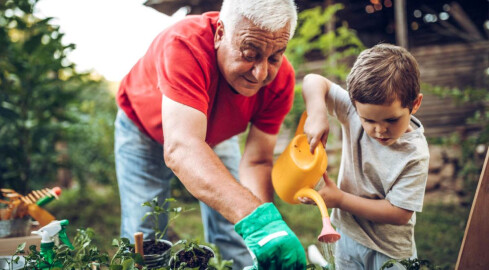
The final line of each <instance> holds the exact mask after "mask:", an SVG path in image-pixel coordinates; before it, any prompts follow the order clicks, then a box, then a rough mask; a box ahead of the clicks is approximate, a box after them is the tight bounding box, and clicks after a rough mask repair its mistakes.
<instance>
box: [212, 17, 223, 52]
mask: <svg viewBox="0 0 489 270" xmlns="http://www.w3.org/2000/svg"><path fill="white" fill-rule="evenodd" d="M223 39H224V24H223V23H222V21H221V20H219V21H217V28H216V33H215V34H214V49H216V50H217V48H219V45H221V42H222V40H223Z"/></svg>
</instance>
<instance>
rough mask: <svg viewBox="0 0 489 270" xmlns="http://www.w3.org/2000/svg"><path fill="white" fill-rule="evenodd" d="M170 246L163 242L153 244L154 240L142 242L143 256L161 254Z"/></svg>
mask: <svg viewBox="0 0 489 270" xmlns="http://www.w3.org/2000/svg"><path fill="white" fill-rule="evenodd" d="M170 247H171V246H170V245H168V244H166V243H164V242H155V241H154V240H144V242H143V252H144V255H151V254H162V253H163V252H165V251H166V250H168V249H169V248H170Z"/></svg>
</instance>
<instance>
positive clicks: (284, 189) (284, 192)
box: [272, 112, 340, 243]
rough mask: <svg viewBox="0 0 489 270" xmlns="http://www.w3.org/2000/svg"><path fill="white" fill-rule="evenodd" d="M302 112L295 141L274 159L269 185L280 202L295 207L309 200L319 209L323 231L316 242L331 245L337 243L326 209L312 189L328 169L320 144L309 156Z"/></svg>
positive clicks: (336, 236) (304, 119)
mask: <svg viewBox="0 0 489 270" xmlns="http://www.w3.org/2000/svg"><path fill="white" fill-rule="evenodd" d="M306 118H307V114H306V112H304V113H302V116H301V119H300V121H299V125H298V126H297V130H296V132H295V137H294V138H293V139H292V141H291V142H290V143H289V145H288V146H287V148H286V149H285V150H284V152H283V153H282V154H281V155H280V156H279V157H278V159H277V161H276V162H275V164H274V166H273V169H272V183H273V188H274V189H275V192H276V193H277V195H278V196H279V197H280V199H282V200H284V201H286V202H288V203H290V204H299V203H300V202H299V200H298V198H299V197H307V198H310V199H312V200H313V201H314V202H315V203H316V205H317V206H318V207H319V211H320V212H321V216H322V219H323V229H322V230H321V234H319V236H318V240H319V241H321V242H326V243H333V242H336V241H338V240H339V239H340V234H338V233H337V232H336V231H335V230H334V229H333V227H332V226H331V222H330V220H329V215H328V209H327V208H326V204H325V203H324V200H323V198H322V197H321V195H319V193H317V191H316V190H314V186H315V185H316V184H317V182H318V180H319V179H320V178H321V177H322V175H323V173H324V172H325V171H326V167H327V166H328V157H327V156H326V151H325V150H324V148H323V146H322V144H321V143H319V144H318V145H317V146H316V148H315V149H314V153H313V154H312V153H311V151H310V150H309V149H310V146H309V143H308V142H307V137H306V135H305V134H303V133H304V123H305V121H306Z"/></svg>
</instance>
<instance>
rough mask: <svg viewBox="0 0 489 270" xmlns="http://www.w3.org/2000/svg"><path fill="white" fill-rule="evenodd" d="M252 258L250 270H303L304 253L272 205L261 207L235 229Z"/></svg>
mask: <svg viewBox="0 0 489 270" xmlns="http://www.w3.org/2000/svg"><path fill="white" fill-rule="evenodd" d="M234 230H235V231H236V232H237V233H238V234H239V235H241V236H242V237H243V239H244V241H245V244H246V246H248V248H249V249H250V251H251V252H252V254H253V255H254V256H253V257H254V259H255V265H254V266H253V269H267V270H274V269H306V253H305V252H304V249H303V248H302V245H301V243H300V242H299V239H298V238H297V236H295V234H294V232H292V230H291V229H290V228H289V227H288V226H287V224H286V223H285V221H284V220H283V219H282V216H281V215H280V213H279V212H278V210H277V208H276V207H275V206H274V205H273V203H264V204H262V205H260V206H259V207H258V208H256V209H255V211H253V212H252V213H251V214H249V215H248V216H246V217H245V218H243V219H242V220H240V221H239V222H238V223H236V225H234Z"/></svg>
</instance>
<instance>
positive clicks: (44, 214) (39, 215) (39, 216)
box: [27, 203, 55, 227]
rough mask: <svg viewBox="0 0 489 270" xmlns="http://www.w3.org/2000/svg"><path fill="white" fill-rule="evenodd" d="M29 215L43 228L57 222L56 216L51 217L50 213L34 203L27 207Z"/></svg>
mask: <svg viewBox="0 0 489 270" xmlns="http://www.w3.org/2000/svg"><path fill="white" fill-rule="evenodd" d="M27 213H28V214H29V216H31V217H32V218H33V219H35V220H37V222H39V225H40V226H41V227H44V226H46V225H48V224H49V223H50V222H51V221H53V220H55V218H54V216H53V215H51V214H50V213H49V212H48V211H46V210H44V209H43V208H41V207H39V206H38V205H37V204H35V203H32V204H29V205H28V206H27Z"/></svg>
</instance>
